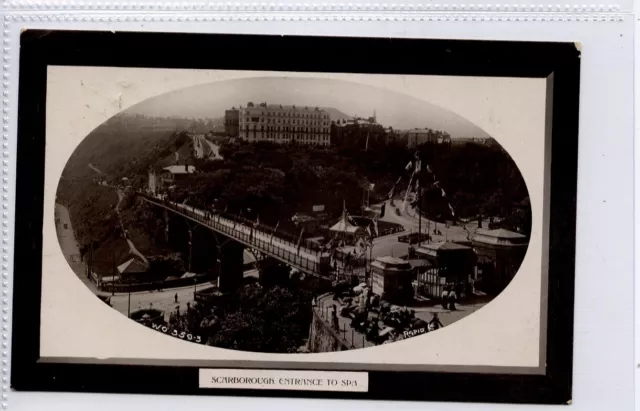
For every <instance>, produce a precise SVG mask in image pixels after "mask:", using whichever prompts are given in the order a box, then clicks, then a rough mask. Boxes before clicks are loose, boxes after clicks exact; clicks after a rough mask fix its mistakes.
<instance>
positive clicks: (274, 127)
mask: <svg viewBox="0 0 640 411" xmlns="http://www.w3.org/2000/svg"><path fill="white" fill-rule="evenodd" d="M330 123H331V120H330V118H329V114H328V113H327V112H326V111H324V110H322V109H319V108H318V107H305V106H302V107H300V106H295V105H293V106H283V105H276V104H267V103H261V104H253V103H251V102H250V103H248V104H247V107H241V108H240V110H239V137H240V138H241V139H243V140H245V141H250V142H255V141H271V142H273V143H298V144H313V145H322V146H328V145H329V144H331V133H330V132H331V124H330Z"/></svg>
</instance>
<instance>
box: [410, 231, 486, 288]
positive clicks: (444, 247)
mask: <svg viewBox="0 0 640 411" xmlns="http://www.w3.org/2000/svg"><path fill="white" fill-rule="evenodd" d="M416 254H417V256H418V258H422V259H425V260H427V261H429V263H430V264H431V265H432V266H433V267H434V268H437V269H438V273H439V276H440V277H445V278H446V281H447V282H464V283H466V282H467V280H468V279H469V276H473V275H474V274H475V267H476V263H477V257H476V254H475V253H474V252H473V249H472V248H471V247H469V246H466V245H463V244H459V243H456V242H451V241H442V242H436V243H426V244H425V243H423V244H422V245H421V246H420V247H419V248H418V249H417V250H416Z"/></svg>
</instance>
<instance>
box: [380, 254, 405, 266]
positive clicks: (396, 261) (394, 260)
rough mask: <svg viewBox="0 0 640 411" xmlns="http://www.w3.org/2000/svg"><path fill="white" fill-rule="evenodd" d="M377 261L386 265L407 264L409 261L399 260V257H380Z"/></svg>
mask: <svg viewBox="0 0 640 411" xmlns="http://www.w3.org/2000/svg"><path fill="white" fill-rule="evenodd" d="M376 261H380V262H381V263H385V264H393V265H400V264H403V265H404V264H407V260H403V259H402V258H398V257H391V256H389V255H386V256H383V257H378V258H376Z"/></svg>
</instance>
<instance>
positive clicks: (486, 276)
mask: <svg viewBox="0 0 640 411" xmlns="http://www.w3.org/2000/svg"><path fill="white" fill-rule="evenodd" d="M471 242H472V244H473V248H474V250H475V252H476V254H477V255H478V259H479V261H478V276H479V279H480V281H482V284H483V287H484V288H486V289H487V290H488V291H490V292H492V293H496V294H497V293H499V292H501V291H502V290H504V288H505V287H506V286H507V285H508V284H509V283H510V282H511V280H512V279H513V277H514V276H515V274H516V272H517V271H518V269H519V268H520V265H521V264H522V260H523V259H524V256H525V254H526V252H527V248H528V245H529V239H528V238H527V237H526V236H524V235H522V234H519V233H515V232H513V231H509V230H505V229H502V228H501V229H497V230H482V229H479V230H478V231H477V232H476V235H475V236H474V237H473V238H472V239H471Z"/></svg>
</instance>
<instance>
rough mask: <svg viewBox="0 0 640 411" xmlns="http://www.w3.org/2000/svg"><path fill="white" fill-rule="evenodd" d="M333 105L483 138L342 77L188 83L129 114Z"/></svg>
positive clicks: (408, 100) (451, 117)
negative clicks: (263, 105)
mask: <svg viewBox="0 0 640 411" xmlns="http://www.w3.org/2000/svg"><path fill="white" fill-rule="evenodd" d="M249 101H251V102H254V103H261V102H267V103H268V104H283V105H293V104H295V105H296V106H309V107H332V108H335V109H337V110H340V111H342V112H343V113H345V114H347V115H350V116H355V115H357V116H361V117H370V116H372V115H373V113H374V110H375V112H376V115H377V119H378V122H379V123H380V124H382V125H384V126H391V127H393V128H395V129H402V130H406V129H412V128H431V129H435V130H442V131H446V132H448V133H449V134H451V136H452V137H487V136H488V135H487V133H486V132H484V131H483V130H482V129H480V128H478V127H477V126H475V125H474V124H473V123H471V122H469V121H468V120H466V119H464V118H463V117H461V116H459V115H457V114H455V113H453V112H451V111H449V110H446V109H443V108H441V107H438V106H436V105H434V104H430V103H428V102H426V101H423V100H419V99H416V98H414V97H411V96H408V95H405V94H402V93H397V92H394V91H389V90H385V89H382V88H377V87H373V86H369V85H363V84H359V83H353V82H349V81H343V80H332V79H322V78H316V79H314V78H292V77H252V78H246V79H237V80H227V81H220V82H215V83H209V84H203V85H198V86H195V87H188V88H184V89H181V90H176V91H172V92H169V93H165V94H162V95H160V96H157V97H153V98H151V99H148V100H145V101H143V102H141V103H139V104H137V105H135V106H133V107H131V108H130V109H128V110H127V113H131V114H133V113H138V114H145V115H149V116H160V117H173V116H177V117H197V118H221V117H223V116H224V111H225V110H227V109H229V108H231V107H234V106H235V107H236V108H237V107H238V106H240V105H243V106H246V104H247V102H249Z"/></svg>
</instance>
